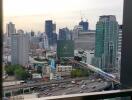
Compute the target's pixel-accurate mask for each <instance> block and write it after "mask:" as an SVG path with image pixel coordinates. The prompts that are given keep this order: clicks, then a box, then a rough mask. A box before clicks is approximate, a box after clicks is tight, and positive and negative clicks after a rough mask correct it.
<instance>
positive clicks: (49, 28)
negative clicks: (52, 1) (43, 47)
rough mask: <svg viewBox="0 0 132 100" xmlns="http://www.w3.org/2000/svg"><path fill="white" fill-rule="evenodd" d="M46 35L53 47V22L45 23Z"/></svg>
mask: <svg viewBox="0 0 132 100" xmlns="http://www.w3.org/2000/svg"><path fill="white" fill-rule="evenodd" d="M45 33H46V34H47V36H48V42H49V45H50V46H52V45H53V23H52V20H46V21H45Z"/></svg>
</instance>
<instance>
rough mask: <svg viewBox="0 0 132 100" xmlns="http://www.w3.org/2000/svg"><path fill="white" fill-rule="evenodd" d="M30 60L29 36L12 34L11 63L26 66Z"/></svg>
mask: <svg viewBox="0 0 132 100" xmlns="http://www.w3.org/2000/svg"><path fill="white" fill-rule="evenodd" d="M28 61H29V39H28V36H27V35H25V34H23V33H20V34H12V35H11V63H12V64H20V65H22V66H25V65H27V64H28Z"/></svg>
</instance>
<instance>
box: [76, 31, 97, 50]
mask: <svg viewBox="0 0 132 100" xmlns="http://www.w3.org/2000/svg"><path fill="white" fill-rule="evenodd" d="M77 37H78V38H75V39H74V45H75V49H76V50H80V49H83V50H94V49H95V30H89V31H85V32H84V31H83V32H82V31H80V32H78V36H77Z"/></svg>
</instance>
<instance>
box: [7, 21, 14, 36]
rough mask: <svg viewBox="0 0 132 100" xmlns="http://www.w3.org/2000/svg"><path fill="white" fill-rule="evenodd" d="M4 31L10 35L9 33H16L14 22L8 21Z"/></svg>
mask: <svg viewBox="0 0 132 100" xmlns="http://www.w3.org/2000/svg"><path fill="white" fill-rule="evenodd" d="M6 33H7V35H8V36H11V34H15V33H16V29H15V24H13V23H12V22H9V24H7V25H6Z"/></svg>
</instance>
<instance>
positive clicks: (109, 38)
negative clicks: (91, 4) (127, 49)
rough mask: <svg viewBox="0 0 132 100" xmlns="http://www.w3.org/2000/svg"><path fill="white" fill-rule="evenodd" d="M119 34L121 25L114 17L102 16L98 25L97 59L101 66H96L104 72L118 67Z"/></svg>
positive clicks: (96, 39) (96, 36)
mask: <svg viewBox="0 0 132 100" xmlns="http://www.w3.org/2000/svg"><path fill="white" fill-rule="evenodd" d="M118 33H119V25H118V22H117V21H116V17H115V16H114V15H107V16H100V18H99V21H98V22H97V24H96V35H95V58H96V61H97V62H98V64H100V65H96V66H98V67H100V68H101V69H103V70H107V71H110V70H113V68H115V67H116V64H117V50H118V49H117V44H118ZM96 64H97V63H96Z"/></svg>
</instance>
